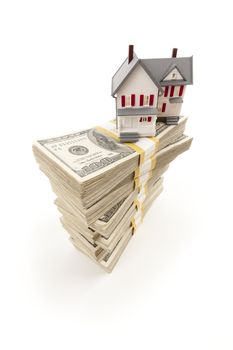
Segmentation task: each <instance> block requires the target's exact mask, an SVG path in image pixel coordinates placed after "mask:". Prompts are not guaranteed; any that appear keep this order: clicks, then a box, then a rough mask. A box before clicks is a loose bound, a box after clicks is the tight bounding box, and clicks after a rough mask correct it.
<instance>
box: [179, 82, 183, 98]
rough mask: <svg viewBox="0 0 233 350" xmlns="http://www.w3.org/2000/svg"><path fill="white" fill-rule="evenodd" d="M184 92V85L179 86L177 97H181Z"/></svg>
mask: <svg viewBox="0 0 233 350" xmlns="http://www.w3.org/2000/svg"><path fill="white" fill-rule="evenodd" d="M183 92H184V85H181V86H180V91H179V96H182V95H183Z"/></svg>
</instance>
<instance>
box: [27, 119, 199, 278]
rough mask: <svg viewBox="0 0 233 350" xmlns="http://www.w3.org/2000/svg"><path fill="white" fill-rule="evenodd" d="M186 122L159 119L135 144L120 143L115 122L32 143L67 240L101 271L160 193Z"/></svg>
mask: <svg viewBox="0 0 233 350" xmlns="http://www.w3.org/2000/svg"><path fill="white" fill-rule="evenodd" d="M186 121H187V118H185V117H181V118H180V120H179V122H178V124H177V125H166V124H164V123H162V122H159V123H157V131H156V136H155V137H146V138H141V139H139V141H138V142H136V143H120V142H119V139H118V136H117V131H116V126H115V121H111V122H108V123H106V124H105V125H103V126H100V127H94V128H92V129H88V130H83V131H80V132H75V133H72V134H68V135H63V136H59V137H54V138H48V139H44V140H39V141H36V142H34V144H33V152H34V155H35V158H36V160H37V162H38V163H39V166H40V169H41V170H42V171H43V172H44V173H45V175H47V176H48V178H49V181H50V183H51V186H52V189H53V191H54V192H55V194H56V197H57V198H56V200H55V204H56V205H57V208H58V210H59V212H60V213H61V223H62V225H63V226H64V228H65V229H66V231H67V232H68V233H69V236H70V240H71V242H72V243H73V245H74V246H75V247H76V248H77V249H78V250H79V251H81V252H82V253H84V254H86V255H87V256H88V257H89V258H91V259H92V260H93V261H95V262H96V263H97V264H99V265H100V266H101V267H102V268H103V269H105V270H106V271H108V272H111V271H112V269H113V268H114V266H115V265H116V263H117V261H118V260H119V258H120V256H121V254H122V253H123V251H124V249H125V247H126V246H127V244H128V242H129V241H130V239H131V238H132V237H133V236H134V234H135V232H136V230H137V228H138V226H139V225H140V224H141V223H142V222H143V219H144V216H145V214H146V213H147V211H148V210H149V208H150V207H151V205H152V203H153V201H154V200H155V199H156V198H157V197H158V196H159V194H160V193H161V192H162V190H163V175H164V173H165V171H166V170H167V169H168V167H169V164H170V163H171V162H172V161H173V160H174V159H175V158H176V157H177V156H178V155H179V154H181V153H183V152H184V151H186V150H188V149H189V147H190V145H191V142H192V138H190V137H188V136H185V135H184V130H185V125H186ZM166 214H167V213H166ZM145 237H146V236H145ZM141 239H142V240H143V234H142V237H141Z"/></svg>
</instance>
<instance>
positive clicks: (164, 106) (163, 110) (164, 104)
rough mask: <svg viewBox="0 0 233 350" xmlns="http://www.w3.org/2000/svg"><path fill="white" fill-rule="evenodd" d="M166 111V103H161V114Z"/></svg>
mask: <svg viewBox="0 0 233 350" xmlns="http://www.w3.org/2000/svg"><path fill="white" fill-rule="evenodd" d="M165 111H166V103H163V105H162V112H165Z"/></svg>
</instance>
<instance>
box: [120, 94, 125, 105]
mask: <svg viewBox="0 0 233 350" xmlns="http://www.w3.org/2000/svg"><path fill="white" fill-rule="evenodd" d="M121 107H125V95H122V96H121Z"/></svg>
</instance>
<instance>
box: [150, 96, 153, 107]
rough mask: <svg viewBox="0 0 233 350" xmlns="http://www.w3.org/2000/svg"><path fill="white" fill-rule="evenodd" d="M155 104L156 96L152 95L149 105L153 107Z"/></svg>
mask: <svg viewBox="0 0 233 350" xmlns="http://www.w3.org/2000/svg"><path fill="white" fill-rule="evenodd" d="M153 104H154V95H150V101H149V105H150V106H153Z"/></svg>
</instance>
